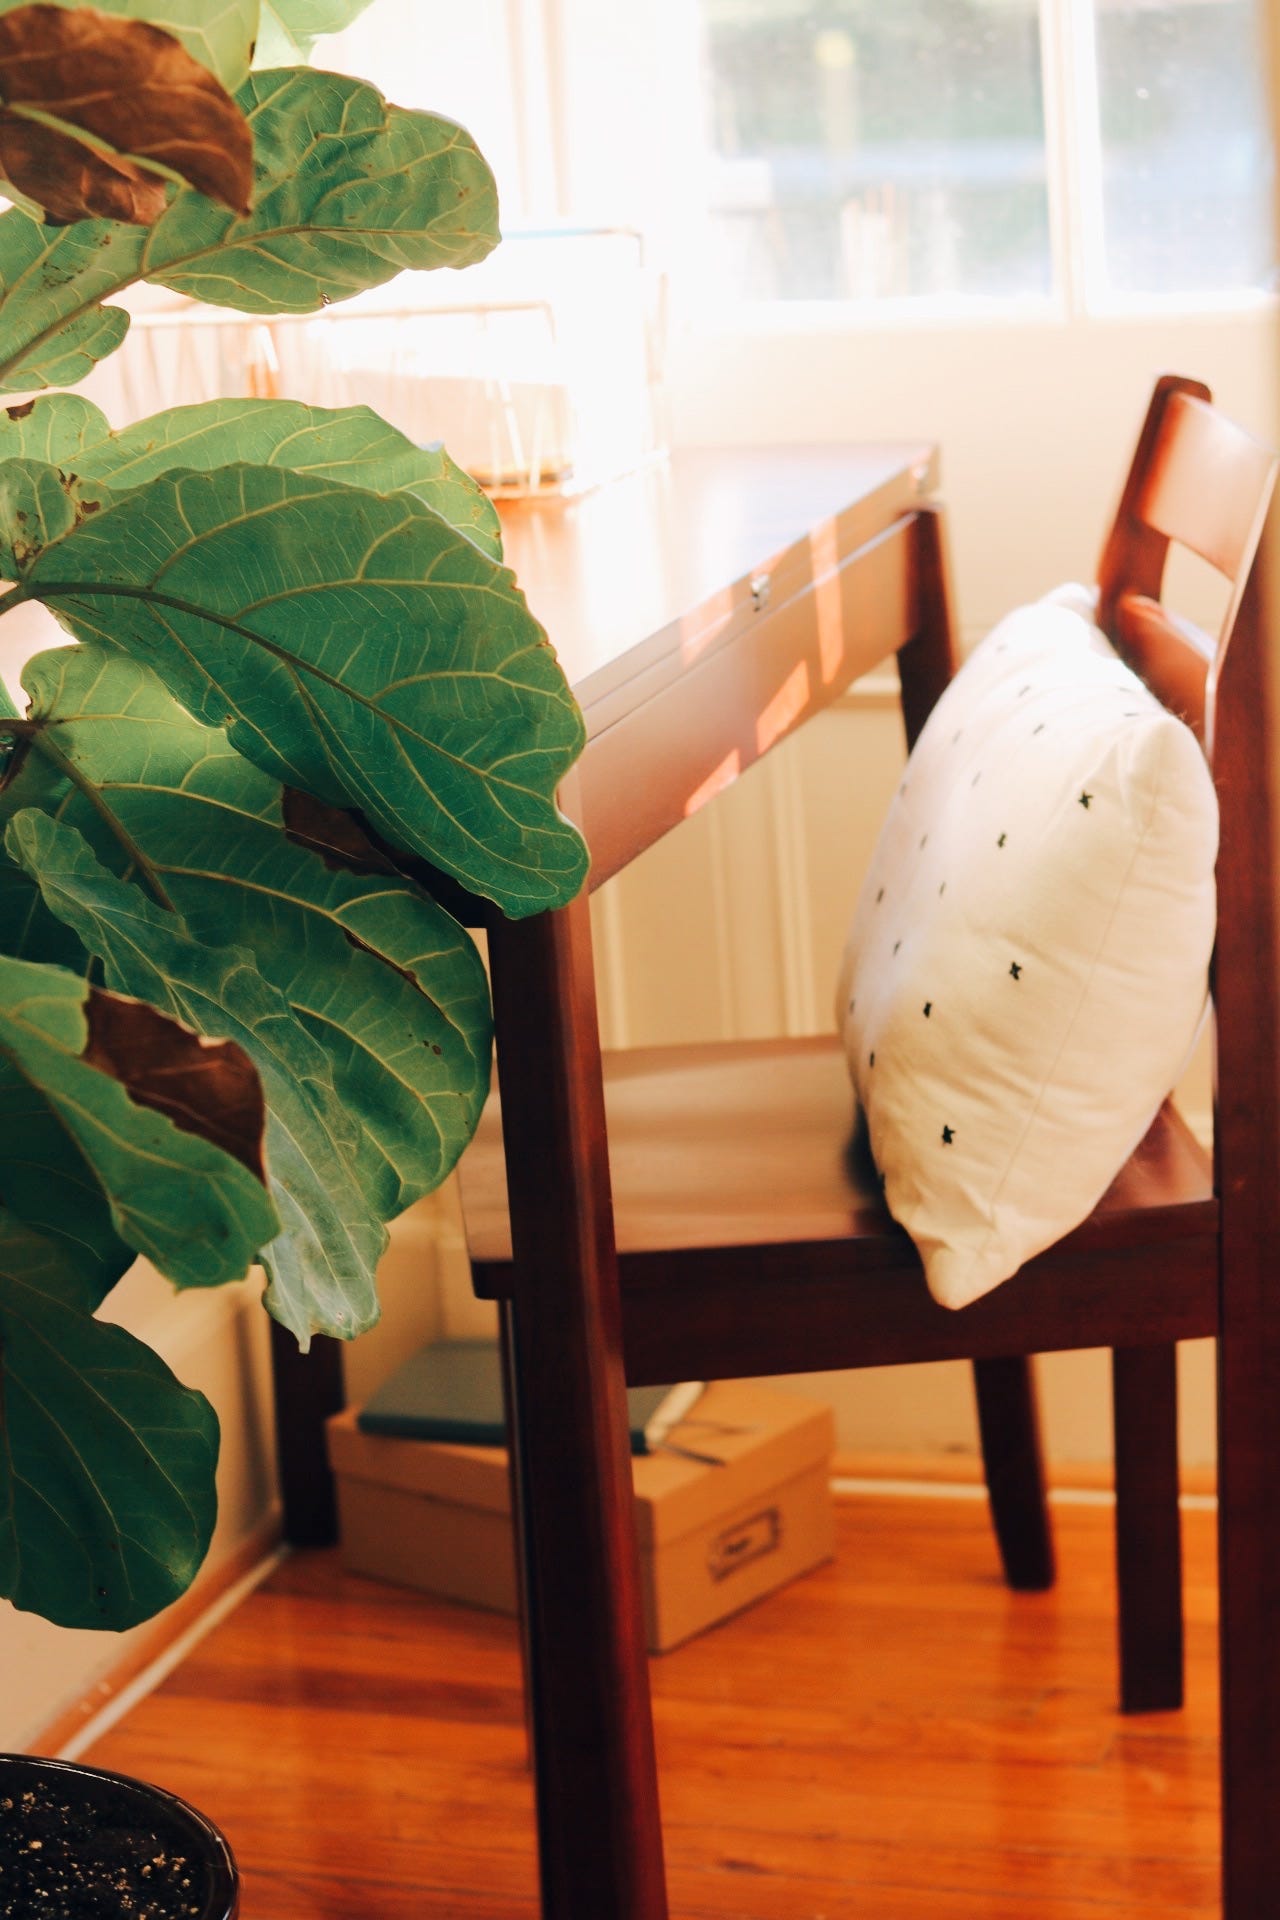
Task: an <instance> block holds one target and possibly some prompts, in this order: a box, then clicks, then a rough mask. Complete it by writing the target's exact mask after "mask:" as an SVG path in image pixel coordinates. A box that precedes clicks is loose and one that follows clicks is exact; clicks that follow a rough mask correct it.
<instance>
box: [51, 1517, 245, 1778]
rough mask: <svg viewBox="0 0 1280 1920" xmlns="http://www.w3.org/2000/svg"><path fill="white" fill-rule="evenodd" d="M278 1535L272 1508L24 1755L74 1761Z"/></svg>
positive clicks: (196, 1635) (197, 1633)
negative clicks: (150, 1671)
mask: <svg viewBox="0 0 1280 1920" xmlns="http://www.w3.org/2000/svg"><path fill="white" fill-rule="evenodd" d="M281 1535H282V1524H281V1514H280V1511H279V1509H278V1508H273V1509H272V1511H271V1512H270V1513H269V1514H267V1515H266V1516H265V1517H264V1518H263V1519H262V1520H261V1521H259V1523H258V1525H257V1526H256V1527H254V1529H253V1530H252V1532H251V1533H249V1534H247V1535H246V1536H245V1538H244V1539H243V1540H242V1541H241V1542H240V1544H239V1546H238V1547H235V1548H234V1549H233V1550H232V1551H231V1552H230V1553H229V1554H228V1555H227V1556H226V1558H225V1560H221V1561H219V1563H218V1565H217V1566H216V1567H214V1568H211V1569H210V1570H209V1571H208V1572H206V1573H202V1574H200V1575H199V1576H197V1578H196V1580H195V1581H194V1583H193V1584H192V1585H191V1586H190V1587H189V1588H188V1589H187V1591H186V1593H184V1594H183V1596H182V1598H181V1599H180V1600H175V1601H174V1603H173V1605H172V1606H171V1607H167V1608H166V1609H165V1611H164V1612H163V1613H162V1614H159V1615H157V1617H156V1618H155V1619H154V1620H151V1621H148V1622H147V1624H146V1625H145V1626H144V1627H143V1628H141V1629H140V1630H139V1631H138V1633H137V1634H136V1635H135V1636H134V1637H133V1638H132V1639H131V1640H130V1642H129V1645H128V1647H127V1648H126V1650H125V1651H124V1652H122V1653H121V1655H120V1657H119V1659H118V1660H116V1661H114V1662H113V1663H112V1665H111V1666H109V1667H108V1668H107V1670H106V1672H105V1673H102V1674H100V1675H99V1676H98V1678H97V1679H96V1680H95V1681H94V1683H93V1685H92V1687H90V1688H89V1690H88V1691H87V1692H86V1693H84V1694H82V1695H81V1697H80V1699H79V1700H77V1701H76V1702H75V1703H74V1704H73V1705H72V1706H70V1707H66V1708H64V1709H63V1711H62V1712H61V1713H59V1714H57V1715H56V1716H55V1717H54V1719H52V1720H50V1721H49V1722H48V1724H47V1725H46V1726H44V1727H42V1728H41V1729H40V1731H39V1732H38V1733H37V1734H36V1735H35V1737H34V1738H33V1739H32V1740H30V1741H29V1742H28V1743H27V1746H26V1751H27V1752H28V1753H47V1754H54V1755H57V1756H58V1757H59V1758H60V1759H68V1760H69V1759H74V1758H75V1757H76V1752H77V1750H79V1749H82V1748H83V1747H84V1746H85V1745H87V1744H88V1738H87V1737H86V1736H91V1737H96V1734H97V1732H98V1731H105V1727H103V1728H99V1727H98V1725H97V1723H98V1722H99V1721H100V1720H105V1719H106V1717H107V1715H108V1713H109V1711H110V1709H111V1707H112V1706H113V1704H114V1703H115V1702H116V1701H117V1700H119V1698H120V1696H121V1695H122V1694H123V1693H124V1692H125V1691H126V1690H127V1689H128V1688H130V1687H132V1686H133V1685H134V1684H135V1683H136V1682H137V1681H139V1680H140V1679H141V1678H142V1676H143V1675H144V1674H146V1673H147V1671H148V1669H149V1668H151V1667H159V1666H160V1664H161V1663H162V1662H163V1661H164V1660H165V1656H166V1655H167V1654H169V1653H171V1651H172V1650H173V1648H174V1646H175V1644H176V1643H177V1642H178V1641H179V1640H188V1639H190V1640H191V1641H192V1642H194V1641H195V1640H197V1639H200V1638H202V1637H203V1634H202V1632H201V1628H202V1626H203V1625H204V1623H205V1621H206V1616H209V1615H211V1614H213V1613H215V1611H216V1610H217V1609H218V1608H219V1606H220V1603H222V1602H224V1601H226V1599H227V1598H228V1596H229V1595H230V1594H232V1593H233V1591H234V1590H235V1589H236V1588H237V1587H239V1586H241V1585H243V1584H244V1583H245V1582H250V1581H253V1580H254V1578H255V1576H256V1575H258V1573H259V1570H260V1569H262V1568H264V1565H270V1564H272V1563H274V1561H275V1560H276V1559H277V1558H278V1556H279V1547H280V1540H281ZM208 1624H209V1625H212V1624H213V1621H212V1620H210V1621H209V1622H208ZM160 1677H161V1675H160V1674H159V1673H157V1675H156V1676H155V1678H156V1680H158V1679H159V1678H160ZM153 1684H154V1681H153Z"/></svg>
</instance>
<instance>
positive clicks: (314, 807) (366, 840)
mask: <svg viewBox="0 0 1280 1920" xmlns="http://www.w3.org/2000/svg"><path fill="white" fill-rule="evenodd" d="M281 812H282V813H283V815H284V831H285V838H286V839H288V840H292V841H293V842H294V844H295V845H296V846H299V847H307V848H309V849H310V851H311V852H312V853H318V854H319V855H320V858H321V859H322V860H323V861H324V863H325V865H326V867H328V868H329V870H330V872H333V871H334V870H335V869H339V868H340V869H345V870H346V871H347V872H348V873H394V872H395V870H396V869H395V864H394V862H393V861H391V860H390V859H389V858H388V857H387V855H386V854H385V853H382V852H380V851H379V849H378V848H377V847H375V846H374V844H373V841H372V840H371V839H370V837H369V834H368V832H367V830H366V828H365V826H364V824H363V822H362V821H360V820H358V819H357V818H356V816H355V815H354V814H352V813H347V812H345V811H344V810H343V808H341V807H331V806H330V805H329V803H328V801H326V800H317V799H316V797H315V795H314V794H311V793H303V791H302V790H301V788H300V787H285V788H283V789H282V791H281Z"/></svg>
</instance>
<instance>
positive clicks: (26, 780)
mask: <svg viewBox="0 0 1280 1920" xmlns="http://www.w3.org/2000/svg"><path fill="white" fill-rule="evenodd" d="M23 684H24V686H25V687H26V688H27V691H28V692H29V693H30V695H31V715H30V721H29V725H28V729H27V731H26V732H25V734H24V736H23V745H22V752H21V757H20V761H19V763H18V764H17V766H16V769H15V772H14V774H13V776H12V777H11V779H10V780H9V781H8V782H7V783H6V784H5V786H4V787H3V789H0V819H4V818H8V817H10V816H11V815H12V814H13V813H15V812H18V811H20V810H21V809H22V808H24V807H28V806H38V807H40V808H42V809H43V811H44V812H46V813H48V814H51V815H53V816H54V817H56V818H57V819H59V820H63V821H65V822H67V823H68V824H70V825H72V826H74V827H76V828H77V829H78V830H79V831H80V832H81V833H82V834H83V835H84V836H85V838H86V840H88V842H89V843H90V845H91V846H92V847H93V849H94V851H95V853H96V854H97V855H98V857H99V859H101V860H102V862H103V864H104V865H106V866H107V867H109V868H111V869H112V870H113V871H115V872H117V873H119V874H123V875H126V876H127V875H130V874H136V875H139V876H140V877H141V879H142V881H143V883H144V884H145V885H146V886H147V887H148V888H149V890H150V891H151V892H152V893H153V896H155V897H157V898H163V899H165V900H167V901H169V902H170V903H171V904H172V905H173V906H174V907H175V908H176V909H177V911H178V912H179V913H180V914H181V915H182V917H183V920H184V922H185V925H186V927H187V929H188V931H189V932H190V933H191V934H192V935H194V936H195V937H196V938H197V939H201V940H205V941H207V942H210V943H211V944H214V945H234V946H245V947H248V948H249V949H251V950H252V952H253V954H254V956H255V958H256V961H257V964H258V967H259V970H260V971H261V972H262V973H263V975H264V976H265V977H266V978H267V979H268V980H269V981H271V983H272V984H273V985H274V986H276V987H278V988H279V989H280V991H281V992H282V993H283V994H284V996H285V998H286V999H287V1000H288V1002H289V1004H290V1006H291V1007H292V1009H293V1012H294V1014H295V1016H296V1017H297V1018H298V1019H299V1020H300V1021H301V1023H302V1025H303V1026H304V1027H305V1028H306V1029H307V1031H308V1032H309V1033H310V1034H311V1035H312V1036H313V1038H314V1039H316V1040H317V1041H318V1042H319V1043H320V1045H321V1046H322V1047H323V1048H324V1050H325V1052H326V1054H327V1055H328V1057H329V1061H330V1064H331V1066H332V1069H333V1077H334V1084H335V1087H336V1090H337V1093H338V1097H339V1099H340V1101H341V1102H342V1104H343V1106H344V1107H345V1108H346V1109H347V1111H348V1112H350V1113H352V1114H354V1115H356V1116H358V1117H359V1120H360V1122H361V1135H360V1141H359V1162H358V1164H359V1170H360V1176H361V1182H362V1185H363V1186H364V1188H365V1191H366V1192H367V1193H369V1194H371V1195H372V1196H373V1197H374V1198H375V1200H376V1204H377V1209H378V1212H379V1213H380V1215H381V1216H382V1217H383V1218H389V1217H390V1216H391V1215H393V1214H395V1213H398V1212H399V1211H400V1210H401V1209H402V1208H403V1207H406V1206H408V1205H409V1204H410V1202H411V1201H413V1200H414V1199H416V1198H417V1197H418V1196H419V1195H420V1194H423V1193H426V1192H429V1191H430V1190H431V1189H432V1188H433V1187H435V1186H438V1185H439V1183H440V1181H441V1180H442V1179H443V1178H444V1177H445V1175H446V1174H447V1173H448V1172H449V1170H450V1168H451V1167H452V1166H453V1164H454V1162H455V1160H456V1159H457V1156H458V1155H459V1153H460V1152H461V1151H462V1149H463V1147H464V1146H465V1145H466V1143H467V1141H468V1140H469V1138H470V1137H471V1133H472V1131H473V1129H474V1127H475V1123H476V1121H477V1119H478V1118H479V1113H480V1108H481V1106H482V1105H483V1102H484V1098H485V1095H486V1093H487V1091H488V1084H489V1045H490V1016H489V996H488V987H487V983H486V980H485V975H484V969H483V967H482V966H481V964H480V960H479V956H478V955H477V953H476V950H475V948H474V946H473V945H472V943H471V941H470V939H469V938H468V937H467V935H466V934H465V933H464V932H463V930H462V929H461V928H460V927H459V926H458V925H457V924H456V923H455V922H454V921H453V920H451V919H450V918H449V916H448V914H446V913H445V912H444V911H443V910H442V909H441V908H440V907H438V906H437V905H436V903H435V902H434V901H433V900H430V899H428V898H426V897H425V896H424V895H423V894H421V893H419V892H418V891H417V889H416V888H414V887H412V886H411V885H409V884H408V883H407V882H406V881H404V880H403V879H402V878H401V877H400V876H398V875H396V874H395V873H394V872H387V871H382V870H378V868H377V865H376V860H375V859H374V858H373V857H372V850H371V849H368V850H365V855H364V864H365V866H366V869H367V870H366V871H364V872H358V871H353V870H352V869H351V867H350V866H340V865H337V864H336V863H335V862H334V860H333V857H332V856H331V857H330V860H329V863H328V864H326V862H325V860H324V859H322V858H321V857H320V855H319V854H317V853H314V852H311V851H309V850H308V849H307V847H305V846H303V845H300V844H298V842H297V840H296V839H292V838H290V837H288V835H287V833H286V828H285V818H284V813H283V808H282V795H281V789H280V787H279V785H278V784H277V783H276V782H275V781H273V780H271V779H269V778H268V777H267V775H266V774H263V773H260V772H259V771H258V770H257V768H255V767H253V766H251V765H250V764H249V762H248V761H246V760H245V759H243V758H242V757H241V755H239V754H238V753H236V752H235V750H234V749H233V748H232V747H230V746H229V745H228V743H227V740H226V736H225V735H224V734H222V733H220V732H215V731H213V730H211V729H209V728H207V727H203V726H201V725H199V723H198V722H196V721H194V720H192V719H191V717H190V715H189V714H187V713H186V712H184V711H183V709H182V708H181V707H179V706H178V705H177V704H176V703H175V702H174V701H173V700H172V699H171V698H170V697H169V695H168V694H167V693H166V692H165V690H164V688H163V686H162V685H161V684H160V682H159V681H158V680H157V679H156V677H155V675H154V674H152V673H151V672H150V670H149V669H148V668H146V667H144V666H141V665H140V664H138V663H137V662H135V661H133V660H129V659H125V658H122V657H121V656H119V655H114V656H113V655H110V654H104V653H102V652H101V651H100V650H99V649H98V648H96V647H93V646H84V647H66V648H60V649H58V650H56V651H54V652H51V653H45V654H41V655H39V656H38V657H37V658H36V659H35V660H33V661H31V662H30V663H29V664H28V666H27V668H26V671H25V672H24V675H23ZM299 805H300V803H299V801H297V800H295V801H294V802H293V807H292V809H291V811H292V813H293V814H294V815H295V816H296V815H297V813H298V811H299ZM303 824H305V823H303ZM359 857H360V856H359V854H357V856H356V858H357V860H359ZM11 872H12V874H13V880H14V882H15V883H16V886H30V885H31V883H30V882H29V881H27V880H26V878H25V876H23V875H20V874H18V873H17V871H16V869H14V870H11ZM15 891H16V887H15Z"/></svg>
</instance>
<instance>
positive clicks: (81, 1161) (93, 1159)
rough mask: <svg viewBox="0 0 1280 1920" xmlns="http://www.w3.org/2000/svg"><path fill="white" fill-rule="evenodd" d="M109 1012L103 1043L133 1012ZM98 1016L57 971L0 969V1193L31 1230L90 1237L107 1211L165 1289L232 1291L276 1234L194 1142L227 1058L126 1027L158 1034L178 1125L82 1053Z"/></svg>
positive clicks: (262, 1198) (266, 1206) (228, 1173)
mask: <svg viewBox="0 0 1280 1920" xmlns="http://www.w3.org/2000/svg"><path fill="white" fill-rule="evenodd" d="M107 1008H108V1021H107V1022H105V1023H103V1024H105V1025H107V1027H108V1030H109V1031H110V1030H111V1029H110V1024H109V1023H110V1019H112V1018H114V1019H115V1020H116V1022H117V1023H118V1024H119V1023H120V1022H121V1020H122V1018H125V1017H127V1016H128V1015H130V1013H131V1012H132V1009H131V1008H130V1006H129V1004H128V1003H125V1004H124V1005H123V1006H119V1005H112V1004H111V1003H107ZM99 1009H100V1003H99V1002H98V1000H97V996H94V999H93V1002H92V1003H91V999H90V990H89V987H88V985H87V983H86V982H85V981H84V980H82V979H80V978H78V977H77V976H76V975H75V974H73V973H69V972H67V971H66V970H65V969H64V968H62V967H50V966H39V965H36V964H34V963H32V962H28V961H23V960H7V959H4V958H0V1101H2V1104H3V1112H2V1113H0V1141H2V1142H3V1146H4V1149H5V1150H4V1152H3V1153H2V1154H0V1194H2V1195H3V1199H4V1201H5V1202H6V1203H7V1204H8V1205H9V1206H10V1207H12V1208H13V1210H14V1211H15V1212H16V1213H19V1214H21V1215H22V1217H23V1218H24V1219H26V1220H27V1221H28V1222H29V1223H30V1224H32V1225H36V1226H41V1227H43V1228H45V1230H46V1231H48V1232H51V1233H53V1234H57V1235H65V1236H67V1237H69V1238H77V1239H78V1238H81V1237H84V1238H86V1239H91V1238H94V1237H96V1236H97V1235H98V1233H99V1232H100V1219H101V1213H102V1204H103V1202H104V1201H105V1203H106V1206H107V1208H108V1209H109V1212H110V1216H111V1223H112V1226H113V1227H114V1229H115V1232H116V1233H117V1234H118V1235H119V1237H120V1239H121V1240H123V1241H124V1242H125V1244H126V1245H128V1246H130V1247H133V1248H134V1249H135V1250H136V1251H137V1252H138V1253H142V1254H145V1255H146V1256H147V1258H148V1259H149V1260H151V1261H152V1262H153V1263H154V1264H155V1265H156V1266H157V1267H158V1268H159V1269H160V1271H161V1272H162V1273H164V1274H166V1275H167V1276H168V1277H169V1278H170V1279H171V1280H173V1281H174V1282H175V1283H176V1284H177V1285H179V1286H188V1287H208V1286H220V1285H222V1284H223V1283H224V1282H225V1281H228V1280H240V1279H243V1277H244V1275H245V1274H246V1273H247V1272H248V1270H249V1267H250V1265H251V1264H252V1262H253V1260H254V1258H255V1257H256V1255H257V1252H258V1249H259V1247H262V1246H265V1245H266V1243H267V1242H268V1241H269V1240H273V1239H274V1238H275V1236H276V1234H277V1233H278V1231H279V1227H280V1222H279V1220H278V1219H277V1217H276V1213H275V1209H274V1208H273V1207H272V1205H271V1202H270V1201H269V1200H268V1198H267V1195H266V1192H265V1189H264V1188H263V1186H262V1183H261V1180H260V1178H258V1177H257V1176H256V1175H255V1174H254V1172H253V1171H252V1170H251V1169H250V1167H249V1166H246V1165H245V1164H244V1163H243V1162H242V1161H241V1160H240V1159H238V1158H236V1157H235V1156H234V1155H233V1154H231V1153H228V1152H227V1151H226V1150H225V1149H224V1147H222V1146H221V1145H219V1144H217V1143H216V1141H215V1140H213V1139H210V1138H208V1137H206V1134H205V1132H203V1131H198V1130H197V1129H198V1128H200V1127H201V1126H202V1116H201V1111H200V1110H201V1106H202V1103H203V1101H204V1099H205V1096H206V1090H209V1091H213V1090H214V1081H215V1073H216V1067H217V1064H218V1062H219V1060H220V1059H221V1057H222V1055H223V1053H225V1050H224V1049H208V1050H202V1049H201V1048H200V1046H199V1043H198V1042H197V1041H196V1040H195V1038H194V1036H189V1037H184V1036H183V1035H182V1034H181V1032H180V1031H178V1030H177V1029H174V1028H173V1027H172V1024H171V1023H161V1022H160V1021H159V1020H158V1017H157V1016H155V1015H154V1014H153V1013H152V1012H151V1010H150V1009H146V1010H139V1012H138V1013H137V1014H136V1015H135V1016H134V1031H135V1033H139V1034H140V1033H143V1032H145V1033H146V1034H147V1035H148V1036H149V1037H154V1035H155V1033H156V1030H157V1028H161V1029H163V1025H165V1024H167V1025H168V1031H169V1034H170V1036H171V1038H172V1041H173V1046H172V1048H171V1051H170V1055H169V1060H168V1066H169V1069H170V1074H169V1077H170V1091H171V1093H172V1095H173V1098H174V1100H175V1101H177V1102H181V1103H182V1104H178V1105H176V1106H175V1107H174V1108H173V1111H175V1112H177V1113H179V1114H181V1115H182V1117H183V1119H184V1122H185V1124H184V1125H182V1126H178V1125H175V1123H174V1120H173V1119H172V1118H170V1116H169V1113H166V1112H161V1111H158V1110H157V1109H156V1108H155V1107H154V1106H153V1105H151V1104H144V1103H143V1101H142V1100H139V1099H136V1098H135V1097H134V1093H133V1091H132V1090H131V1089H130V1088H129V1087H128V1086H127V1085H125V1084H123V1083H122V1081H121V1079H120V1078H117V1077H116V1074H115V1072H113V1071H112V1070H111V1068H112V1066H113V1065H114V1059H113V1055H112V1052H111V1051H110V1050H109V1049H104V1048H103V1047H101V1046H94V1045H92V1044H91V1030H92V1029H93V1028H95V1027H96V1025H97V1021H96V1020H95V1018H94V1016H95V1015H99V1017H100V1013H99ZM152 1023H154V1025H153V1024H152ZM126 1030H127V1029H126ZM202 1053H203V1057H202ZM123 1071H124V1073H125V1074H126V1075H127V1074H128V1072H129V1068H128V1066H127V1064H125V1065H123ZM258 1125H259V1128H260V1127H261V1112H259V1115H258ZM81 1213H83V1214H84V1216H85V1222H86V1224H85V1227H84V1229H83V1234H82V1228H81V1220H80V1215H81Z"/></svg>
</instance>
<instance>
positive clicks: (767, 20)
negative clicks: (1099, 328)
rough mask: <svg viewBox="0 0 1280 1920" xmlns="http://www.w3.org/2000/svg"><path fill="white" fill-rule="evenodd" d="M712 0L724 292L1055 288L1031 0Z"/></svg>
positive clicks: (821, 295)
mask: <svg viewBox="0 0 1280 1920" xmlns="http://www.w3.org/2000/svg"><path fill="white" fill-rule="evenodd" d="M701 5H702V13H703V24H704V44H705V61H706V81H707V94H708V109H709V119H710V142H709V144H710V148H711V154H712V194H711V218H712V228H713V233H714V239H715V249H716V258H715V263H714V264H715V270H716V272H717V274H718V276H719V279H720V283H721V285H722V287H723V288H724V290H725V291H727V292H729V293H738V294H741V295H745V296H746V297H747V298H755V299H798V300H813V299H818V300H822V299H855V300H857V299H876V298H880V297H884V296H890V297H901V296H904V295H907V296H909V295H923V296H929V295H935V296H936V295H939V294H953V293H965V294H987V295H1006V296H1008V295H1019V294H1039V293H1044V292H1047V290H1048V287H1049V274H1050V268H1049V220H1048V204H1047V193H1046V187H1045V153H1044V112H1043V103H1042V97H1041V82H1040V29H1039V20H1038V8H1037V5H1036V0H701Z"/></svg>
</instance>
